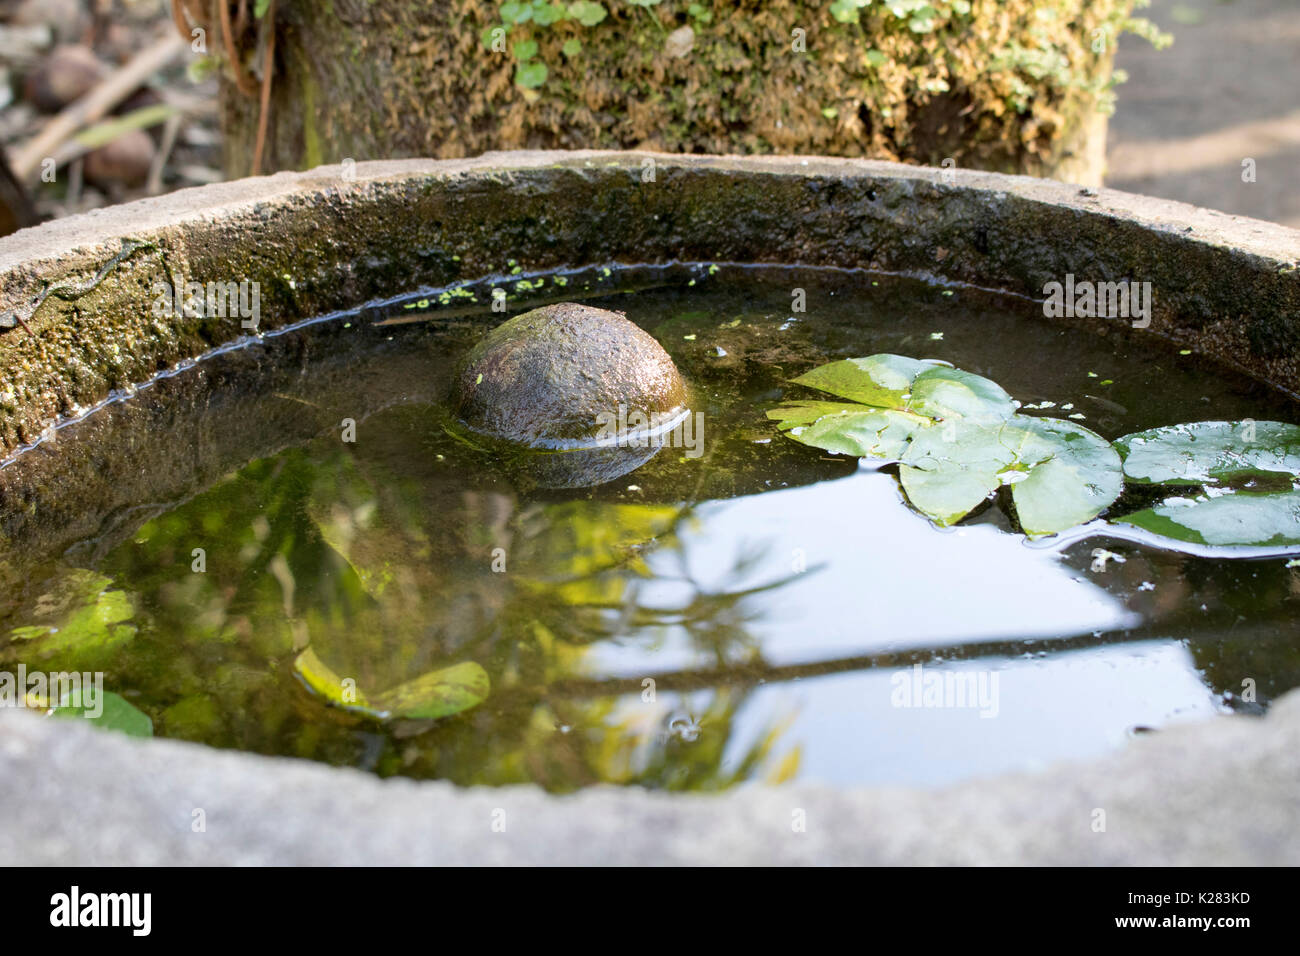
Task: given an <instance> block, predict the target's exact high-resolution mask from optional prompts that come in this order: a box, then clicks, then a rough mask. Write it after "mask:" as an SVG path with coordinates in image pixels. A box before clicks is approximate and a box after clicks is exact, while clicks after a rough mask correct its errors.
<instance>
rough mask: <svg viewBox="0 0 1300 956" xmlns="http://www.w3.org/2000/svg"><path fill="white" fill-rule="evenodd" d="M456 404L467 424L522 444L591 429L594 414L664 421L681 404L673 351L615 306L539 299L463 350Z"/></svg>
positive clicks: (561, 443)
mask: <svg viewBox="0 0 1300 956" xmlns="http://www.w3.org/2000/svg"><path fill="white" fill-rule="evenodd" d="M453 400H454V403H455V408H456V412H457V414H458V415H459V416H460V418H461V419H462V420H463V421H464V422H465V423H466V424H467V425H468V426H469V427H470V428H471V429H473V430H474V431H477V432H481V433H483V434H486V435H489V436H491V437H493V438H499V439H502V440H504V441H509V442H517V443H519V444H521V445H526V446H528V447H530V448H552V449H554V448H569V447H574V446H575V445H579V444H589V443H591V442H592V441H593V440H595V438H596V437H597V432H598V431H599V427H600V426H599V423H600V422H601V421H602V420H604V419H603V418H602V416H609V417H611V418H612V419H613V420H615V421H617V420H618V416H619V414H620V407H621V408H622V409H623V410H624V415H625V416H632V415H640V416H643V417H644V418H645V419H646V420H647V421H649V422H652V423H660V422H664V421H668V420H671V419H672V418H673V417H674V416H675V415H677V414H678V413H680V411H681V410H682V409H684V408H685V407H686V386H685V384H684V383H683V382H682V377H681V375H679V374H678V372H677V368H676V366H674V365H673V360H672V359H671V358H669V357H668V353H667V352H665V351H664V349H663V346H662V345H660V344H659V343H658V342H656V341H655V339H654V337H653V336H651V335H650V334H649V333H648V332H645V331H643V330H642V329H640V328H638V327H637V326H636V325H634V324H633V323H631V322H629V321H628V320H627V317H626V316H625V315H624V314H623V313H621V312H611V311H609V310H608V309H594V308H592V307H591V306H586V305H578V304H576V303H573V302H560V303H557V304H556V305H544V306H542V307H541V308H539V309H533V310H531V311H529V312H525V313H523V314H522V315H517V316H515V317H514V318H513V319H510V320H509V321H507V322H504V323H502V324H501V325H499V326H497V327H496V328H495V329H493V330H492V331H491V332H489V333H488V334H487V335H486V336H484V337H483V339H482V340H481V341H479V342H478V344H476V345H475V346H474V348H472V349H471V350H470V352H469V354H468V355H467V356H466V357H465V360H464V362H463V364H462V365H461V367H460V369H459V371H458V373H457V375H456V383H455V395H454V396H453Z"/></svg>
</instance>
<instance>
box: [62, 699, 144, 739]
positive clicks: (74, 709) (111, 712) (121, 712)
mask: <svg viewBox="0 0 1300 956" xmlns="http://www.w3.org/2000/svg"><path fill="white" fill-rule="evenodd" d="M87 696H90V695H86V694H83V693H82V692H81V691H73V692H72V693H71V694H69V695H68V696H67V697H65V698H64V699H63V701H62V702H61V703H60V704H59V706H58V707H55V708H54V710H53V712H52V713H51V716H53V717H59V718H64V719H67V718H71V717H80V718H82V719H85V720H89V721H90V722H91V723H92V724H93V725H94V726H96V727H101V728H103V729H105V730H118V731H121V732H122V733H124V734H127V735H128V736H130V737H152V736H153V721H152V720H150V719H149V715H148V714H146V713H145V712H144V711H142V710H140V709H139V708H137V707H134V706H132V705H131V704H130V703H129V702H128V701H127V700H126V698H125V697H122V696H121V695H120V694H114V693H113V692H112V691H102V692H101V693H100V695H99V699H97V700H94V701H93V706H87V705H86V703H84V698H85V697H87ZM93 711H99V713H98V715H94V714H92V712H93Z"/></svg>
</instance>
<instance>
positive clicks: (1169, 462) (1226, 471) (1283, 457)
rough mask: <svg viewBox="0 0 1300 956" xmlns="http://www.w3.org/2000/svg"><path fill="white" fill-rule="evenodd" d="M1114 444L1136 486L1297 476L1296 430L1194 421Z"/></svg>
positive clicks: (1299, 445)
mask: <svg viewBox="0 0 1300 956" xmlns="http://www.w3.org/2000/svg"><path fill="white" fill-rule="evenodd" d="M1115 446H1116V447H1117V448H1118V449H1119V452H1120V454H1121V455H1123V457H1124V474H1125V475H1127V476H1128V478H1129V480H1131V481H1134V482H1137V483H1138V484H1156V485H1207V484H1215V483H1218V482H1224V481H1230V480H1232V479H1234V478H1246V477H1250V476H1252V475H1259V474H1279V473H1281V474H1288V475H1293V476H1300V426H1296V425H1287V424H1284V423H1282V422H1253V421H1249V420H1247V421H1243V422H1194V423H1192V424H1189V425H1165V426H1162V427H1160V428H1151V429H1148V430H1147V431H1144V432H1136V433H1134V434H1132V435H1125V436H1124V437H1123V438H1120V439H1118V440H1116V442H1115Z"/></svg>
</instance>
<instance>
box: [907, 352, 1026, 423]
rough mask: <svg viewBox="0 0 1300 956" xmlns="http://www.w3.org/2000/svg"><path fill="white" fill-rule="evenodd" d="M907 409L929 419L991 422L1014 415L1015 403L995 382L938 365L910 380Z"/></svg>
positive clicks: (957, 369)
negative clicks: (910, 388)
mask: <svg viewBox="0 0 1300 956" xmlns="http://www.w3.org/2000/svg"><path fill="white" fill-rule="evenodd" d="M907 409H908V411H912V412H916V413H919V414H921V415H927V416H929V417H930V418H942V419H950V418H963V419H966V420H967V421H972V422H982V423H985V424H991V423H993V422H999V421H1003V420H1005V419H1007V418H1010V417H1011V416H1012V415H1014V414H1015V411H1016V403H1015V401H1014V400H1013V399H1012V398H1011V396H1010V395H1008V394H1007V393H1006V391H1005V390H1004V389H1003V388H1002V386H1001V385H999V384H998V383H997V382H994V381H992V380H990V379H987V378H984V377H983V376H981V375H973V374H972V373H970V372H964V371H962V370H961V369H959V368H949V367H948V366H946V365H939V366H931V367H930V368H927V369H926V370H925V371H923V372H921V373H920V374H919V375H917V376H916V378H915V380H913V382H912V393H911V397H910V398H909V399H908V403H907Z"/></svg>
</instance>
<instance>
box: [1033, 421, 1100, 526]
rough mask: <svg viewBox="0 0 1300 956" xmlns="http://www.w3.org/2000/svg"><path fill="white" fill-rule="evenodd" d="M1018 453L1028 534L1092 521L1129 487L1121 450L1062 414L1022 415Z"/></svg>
mask: <svg viewBox="0 0 1300 956" xmlns="http://www.w3.org/2000/svg"><path fill="white" fill-rule="evenodd" d="M1016 431H1017V433H1018V434H1017V437H1018V440H1019V444H1018V446H1017V448H1016V458H1017V460H1018V461H1019V462H1021V463H1022V464H1024V465H1025V466H1026V467H1027V469H1028V470H1027V473H1026V474H1025V477H1024V478H1022V479H1021V480H1019V481H1014V482H1011V498H1012V500H1013V501H1014V502H1015V505H1016V517H1017V518H1019V520H1020V527H1021V528H1023V529H1024V531H1025V533H1026V534H1029V535H1040V534H1053V533H1055V532H1057V531H1064V530H1065V529H1067V528H1073V527H1074V526H1075V525H1080V524H1083V523H1084V522H1087V521H1091V520H1092V519H1093V518H1095V517H1097V515H1099V514H1101V512H1102V511H1104V510H1105V509H1106V508H1108V507H1110V505H1111V504H1112V503H1114V501H1115V499H1116V498H1118V497H1119V495H1120V492H1121V491H1123V490H1124V472H1123V467H1122V465H1121V462H1120V457H1119V453H1118V452H1117V451H1115V449H1114V448H1113V447H1112V446H1111V444H1110V442H1108V441H1106V439H1104V438H1102V437H1101V436H1100V435H1098V434H1097V433H1096V432H1093V431H1089V430H1088V429H1087V428H1084V427H1083V426H1082V425H1077V424H1075V423H1074V422H1067V421H1063V420H1061V419H1057V418H1029V417H1026V416H1018V417H1017V418H1016Z"/></svg>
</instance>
